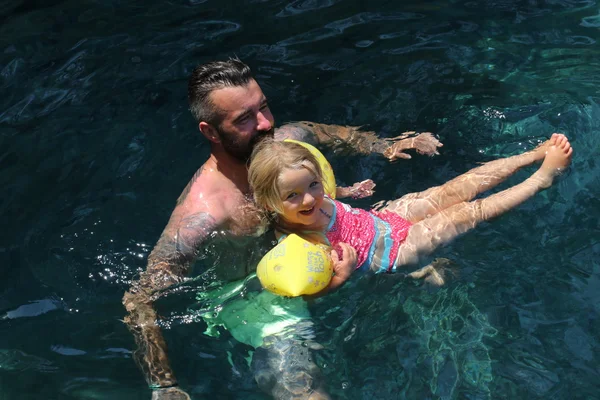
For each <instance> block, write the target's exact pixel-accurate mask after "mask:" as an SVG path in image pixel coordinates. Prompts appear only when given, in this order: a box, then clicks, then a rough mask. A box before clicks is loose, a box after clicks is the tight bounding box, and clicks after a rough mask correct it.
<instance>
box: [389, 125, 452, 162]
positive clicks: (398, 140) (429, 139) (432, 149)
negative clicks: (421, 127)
mask: <svg viewBox="0 0 600 400" xmlns="http://www.w3.org/2000/svg"><path fill="white" fill-rule="evenodd" d="M386 140H387V141H388V142H391V143H392V144H391V145H390V146H389V147H388V148H387V149H386V150H385V151H384V152H383V156H384V157H385V158H387V159H388V160H390V161H395V160H397V159H399V158H403V159H406V160H408V159H410V158H411V156H410V154H406V153H405V151H406V150H416V151H417V153H419V154H424V155H428V156H434V155H439V154H440V153H439V152H438V147H442V146H443V144H442V142H440V141H439V140H438V139H436V137H435V136H433V134H432V133H431V132H423V133H419V134H416V133H415V132H414V131H410V132H404V133H403V134H401V135H399V136H396V137H395V138H389V139H386Z"/></svg>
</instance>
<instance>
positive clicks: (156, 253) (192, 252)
mask: <svg viewBox="0 0 600 400" xmlns="http://www.w3.org/2000/svg"><path fill="white" fill-rule="evenodd" d="M216 227H217V223H216V220H215V218H214V217H213V216H212V215H210V214H209V213H206V212H200V213H196V214H192V215H189V216H187V217H185V218H183V219H182V220H181V221H180V222H179V226H178V227H177V229H176V231H175V233H174V232H173V229H169V227H168V226H167V229H165V231H164V232H163V234H162V235H161V237H160V239H159V240H158V243H157V244H156V246H154V249H153V250H152V252H151V253H150V256H149V257H148V268H147V269H146V271H144V272H143V273H142V274H141V275H140V279H139V280H137V281H135V282H133V283H132V285H131V289H130V290H129V291H128V292H127V293H125V296H124V297H123V305H124V306H125V308H126V309H127V316H126V317H125V319H124V321H125V323H126V324H127V327H128V328H129V330H130V331H131V333H132V334H133V336H134V339H135V342H136V344H137V349H136V350H135V352H134V358H135V360H136V362H137V364H138V365H139V367H140V369H141V370H142V371H143V372H144V376H145V378H146V381H147V382H148V383H149V384H150V385H156V386H159V387H168V386H172V385H174V384H177V380H176V379H175V375H174V374H173V371H172V370H171V367H170V365H169V359H168V356H167V352H166V347H167V346H166V343H165V340H164V338H163V336H162V333H161V331H160V328H159V326H158V325H157V323H156V321H157V318H158V316H157V314H156V311H155V310H154V308H153V306H152V303H153V301H154V300H155V297H156V295H157V292H158V291H160V290H162V289H165V288H167V287H169V286H171V285H173V284H175V283H179V282H181V281H182V279H183V276H184V275H185V274H186V273H187V272H188V269H189V266H190V265H191V263H192V262H193V260H194V259H195V258H196V255H197V251H198V249H199V247H200V246H201V244H202V243H203V242H204V241H205V239H206V238H207V237H208V236H209V235H210V234H211V233H212V232H213V230H214V229H215V228H216Z"/></svg>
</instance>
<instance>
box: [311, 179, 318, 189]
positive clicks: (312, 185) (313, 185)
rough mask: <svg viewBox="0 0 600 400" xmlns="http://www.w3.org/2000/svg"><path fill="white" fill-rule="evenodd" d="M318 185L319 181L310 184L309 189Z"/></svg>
mask: <svg viewBox="0 0 600 400" xmlns="http://www.w3.org/2000/svg"><path fill="white" fill-rule="evenodd" d="M317 185H319V181H314V182H311V183H310V187H311V188H313V187H315V186H317Z"/></svg>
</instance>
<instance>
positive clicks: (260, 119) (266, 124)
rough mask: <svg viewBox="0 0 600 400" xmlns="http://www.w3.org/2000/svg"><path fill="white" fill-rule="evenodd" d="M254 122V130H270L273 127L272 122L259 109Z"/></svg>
mask: <svg viewBox="0 0 600 400" xmlns="http://www.w3.org/2000/svg"><path fill="white" fill-rule="evenodd" d="M256 122H257V127H256V130H258V131H270V130H271V129H272V128H273V124H272V123H271V121H270V120H269V118H267V117H266V116H265V114H263V113H262V112H261V111H259V112H258V115H257V116H256Z"/></svg>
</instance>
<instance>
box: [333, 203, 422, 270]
mask: <svg viewBox="0 0 600 400" xmlns="http://www.w3.org/2000/svg"><path fill="white" fill-rule="evenodd" d="M326 199H327V200H328V201H331V202H333V204H334V208H333V215H332V217H331V222H330V223H329V226H328V227H327V232H325V236H326V237H327V239H328V240H329V242H330V243H331V245H332V246H335V245H336V244H337V243H339V242H344V243H348V244H349V245H350V246H352V247H354V248H355V249H356V252H357V255H358V264H357V269H365V270H366V269H371V270H372V271H374V272H395V271H396V267H395V265H394V262H395V261H396V257H397V255H398V247H399V246H400V244H401V243H402V242H403V241H404V239H406V236H407V235H408V229H409V228H410V227H411V225H412V224H411V223H410V222H408V221H407V220H405V219H404V218H402V217H400V216H399V215H398V214H395V213H393V212H389V211H382V212H378V211H365V210H362V209H360V208H352V207H350V206H349V205H347V204H344V203H340V202H339V201H337V200H333V199H330V198H327V197H326Z"/></svg>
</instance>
